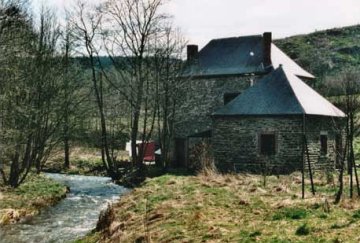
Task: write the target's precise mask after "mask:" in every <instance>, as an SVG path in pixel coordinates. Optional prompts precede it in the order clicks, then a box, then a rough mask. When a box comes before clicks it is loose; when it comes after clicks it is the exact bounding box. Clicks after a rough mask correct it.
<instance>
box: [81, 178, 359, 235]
mask: <svg viewBox="0 0 360 243" xmlns="http://www.w3.org/2000/svg"><path fill="white" fill-rule="evenodd" d="M315 177H316V179H315V187H316V190H317V192H316V196H312V195H311V193H310V186H309V181H307V182H306V183H307V186H306V190H307V193H306V198H305V199H301V175H300V174H299V173H295V174H292V175H289V176H278V177H276V176H269V177H267V178H266V185H264V178H263V177H262V176H255V175H246V174H236V175H219V174H207V175H205V174H200V175H198V176H178V175H170V174H168V175H163V176H160V177H157V178H152V179H147V180H146V181H145V182H144V184H143V185H142V186H140V187H138V188H136V189H134V190H133V191H132V192H131V193H129V194H128V195H126V196H124V197H122V198H121V199H120V201H119V202H118V203H116V204H114V206H113V208H112V210H110V211H109V213H108V215H107V217H108V222H109V223H108V226H107V227H104V229H103V230H102V231H101V232H93V233H91V234H89V235H88V236H87V237H85V238H83V239H82V240H80V241H79V242H253V241H260V242H359V241H360V201H359V200H358V198H355V199H352V200H350V199H348V198H347V194H348V191H347V190H348V188H345V191H344V193H345V194H346V197H345V198H344V199H343V200H342V202H341V203H340V204H339V205H334V204H333V200H334V194H335V192H336V190H337V187H336V184H337V181H336V180H337V179H336V177H335V176H333V177H331V176H329V175H327V176H326V175H322V174H316V176H315ZM346 181H347V178H345V182H346ZM105 221H106V220H105Z"/></svg>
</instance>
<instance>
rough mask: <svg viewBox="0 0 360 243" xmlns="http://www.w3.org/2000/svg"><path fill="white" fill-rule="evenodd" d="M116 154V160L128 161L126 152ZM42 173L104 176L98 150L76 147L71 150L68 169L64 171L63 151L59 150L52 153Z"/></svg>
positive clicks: (104, 172) (104, 171)
mask: <svg viewBox="0 0 360 243" xmlns="http://www.w3.org/2000/svg"><path fill="white" fill-rule="evenodd" d="M116 153H117V154H116V155H117V159H118V160H120V161H124V160H129V156H128V154H127V152H126V151H117V152H116ZM44 171H46V172H53V173H64V174H74V175H95V176H106V170H105V168H104V167H103V163H102V160H101V152H100V149H98V148H90V147H85V146H77V147H74V148H72V149H71V153H70V169H64V155H63V151H61V150H59V151H56V152H54V153H53V154H52V156H51V158H50V159H49V160H48V162H46V164H45V167H44Z"/></svg>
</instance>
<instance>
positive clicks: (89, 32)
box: [71, 1, 119, 179]
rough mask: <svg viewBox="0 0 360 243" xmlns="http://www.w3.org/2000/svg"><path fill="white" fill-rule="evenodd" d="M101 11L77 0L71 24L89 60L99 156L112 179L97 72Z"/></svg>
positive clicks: (113, 171) (113, 167) (114, 171)
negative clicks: (96, 112)
mask: <svg viewBox="0 0 360 243" xmlns="http://www.w3.org/2000/svg"><path fill="white" fill-rule="evenodd" d="M102 17H103V16H102V13H101V11H99V9H97V8H96V7H95V6H91V5H88V4H85V2H83V1H78V2H77V4H76V6H75V9H74V10H73V12H72V13H71V25H72V28H73V30H74V35H75V36H76V37H77V40H78V42H79V43H81V46H82V47H83V48H84V49H85V51H84V52H85V54H86V56H87V58H88V59H89V62H90V68H91V80H92V84H93V89H94V93H95V98H96V103H97V106H98V112H99V117H100V124H101V155H102V156H101V157H102V161H103V164H104V166H105V168H106V170H107V173H108V175H109V176H110V177H111V178H112V179H119V173H118V172H117V169H116V165H115V162H114V161H113V158H112V156H111V153H110V148H109V142H108V137H107V136H108V135H107V134H108V132H107V124H106V117H105V112H104V97H103V79H102V77H101V73H100V72H99V65H100V64H99V55H98V47H97V37H98V35H99V34H100V23H101V20H102Z"/></svg>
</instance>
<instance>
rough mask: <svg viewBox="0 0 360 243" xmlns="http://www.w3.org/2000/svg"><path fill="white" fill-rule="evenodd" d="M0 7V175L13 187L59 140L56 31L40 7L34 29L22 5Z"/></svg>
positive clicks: (38, 169)
mask: <svg viewBox="0 0 360 243" xmlns="http://www.w3.org/2000/svg"><path fill="white" fill-rule="evenodd" d="M0 9H1V10H0V15H1V16H2V17H0V19H1V20H2V21H1V22H0V26H1V30H2V33H1V36H0V43H1V47H0V52H1V54H0V56H2V57H5V58H6V62H1V66H0V69H1V70H0V71H1V73H2V75H1V77H0V82H1V84H2V88H1V91H0V106H1V110H2V117H1V128H0V132H1V135H2V136H1V144H2V148H1V152H2V155H1V159H2V160H3V161H4V165H5V166H3V168H4V167H8V169H3V168H2V169H1V170H2V171H1V175H2V177H3V180H4V182H5V184H8V185H10V186H12V187H17V186H18V185H19V184H21V183H22V182H23V181H24V180H25V178H26V176H27V175H28V173H29V171H30V168H31V167H32V166H35V167H36V171H37V172H40V170H41V167H42V164H43V163H44V161H46V159H47V157H48V156H49V154H50V151H51V150H52V148H53V147H54V146H55V145H56V143H57V141H58V139H57V131H58V127H59V122H58V121H59V117H60V116H61V114H60V113H59V109H58V108H59V105H58V104H59V86H58V82H57V81H58V80H57V79H56V78H55V77H57V76H58V74H59V73H58V69H57V68H56V60H55V56H56V46H57V39H58V29H57V25H56V20H55V17H54V16H53V15H52V14H51V12H50V11H48V10H46V9H45V8H42V11H41V12H40V22H39V24H38V28H36V25H35V24H34V22H33V20H32V19H31V17H30V16H31V15H30V14H29V13H27V12H26V10H25V9H26V5H24V4H23V3H22V2H21V1H6V2H2V5H1V6H0ZM7 171H8V175H7V173H6V172H7Z"/></svg>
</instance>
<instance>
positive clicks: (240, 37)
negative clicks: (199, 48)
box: [208, 35, 263, 43]
mask: <svg viewBox="0 0 360 243" xmlns="http://www.w3.org/2000/svg"><path fill="white" fill-rule="evenodd" d="M249 37H261V38H262V37H263V36H262V35H241V36H232V37H220V38H215V39H211V40H210V41H209V42H208V43H210V42H212V41H219V40H230V39H242V38H249Z"/></svg>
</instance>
